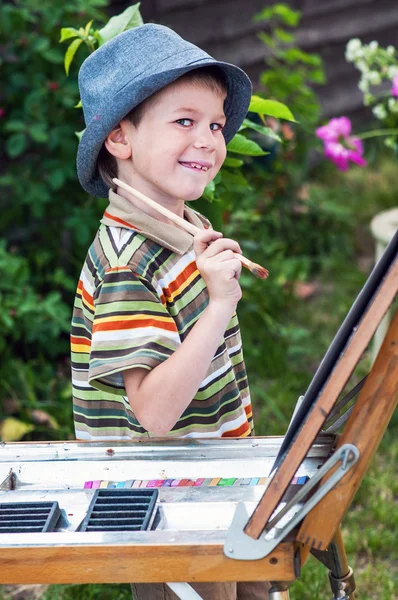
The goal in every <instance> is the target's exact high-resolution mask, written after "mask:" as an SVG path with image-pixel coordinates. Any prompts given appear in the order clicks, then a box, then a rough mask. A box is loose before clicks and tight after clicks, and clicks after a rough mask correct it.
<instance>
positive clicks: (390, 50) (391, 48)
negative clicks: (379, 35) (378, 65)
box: [386, 46, 395, 56]
mask: <svg viewBox="0 0 398 600" xmlns="http://www.w3.org/2000/svg"><path fill="white" fill-rule="evenodd" d="M386 51H387V54H388V55H389V56H394V54H395V48H394V46H387V48H386Z"/></svg>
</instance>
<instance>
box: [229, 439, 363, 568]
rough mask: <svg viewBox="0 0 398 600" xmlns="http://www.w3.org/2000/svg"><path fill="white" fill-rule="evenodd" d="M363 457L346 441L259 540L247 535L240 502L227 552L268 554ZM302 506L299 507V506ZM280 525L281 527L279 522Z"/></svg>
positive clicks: (244, 511) (251, 557) (241, 556)
mask: <svg viewBox="0 0 398 600" xmlns="http://www.w3.org/2000/svg"><path fill="white" fill-rule="evenodd" d="M358 458H359V450H358V448H357V447H356V446H354V445H353V444H344V445H343V446H341V447H340V448H338V449H337V450H336V451H335V452H334V454H333V455H332V456H331V457H330V458H329V459H328V460H327V461H326V462H325V464H324V465H323V466H322V467H321V468H320V469H319V471H318V472H317V473H315V475H314V476H313V477H311V479H310V480H309V481H307V483H306V484H304V485H303V487H302V488H301V489H300V490H299V491H298V492H297V494H295V496H294V497H293V498H292V499H291V500H290V501H289V502H288V503H287V504H286V505H285V506H282V507H281V508H280V509H279V507H278V509H277V512H274V515H273V517H272V518H271V520H270V521H269V522H268V523H267V525H266V527H265V529H264V531H263V532H262V534H261V535H260V537H259V539H257V540H254V539H253V538H252V537H250V536H248V535H246V533H245V532H244V528H245V527H246V524H247V522H248V520H249V517H250V515H249V514H248V512H247V509H246V506H245V504H244V502H240V503H239V504H238V505H237V507H236V511H235V515H234V518H233V520H232V523H231V526H230V528H229V530H228V533H227V539H226V541H225V544H224V554H225V555H226V556H228V557H229V558H235V559H238V560H257V559H260V558H264V557H265V556H267V555H268V554H269V553H270V552H272V550H273V549H274V548H276V546H277V545H278V544H279V543H280V542H281V541H282V540H283V539H284V538H285V537H286V535H287V534H288V533H290V531H292V529H294V528H295V527H296V525H298V523H300V521H302V520H303V518H304V517H305V516H306V515H307V514H308V513H309V512H310V511H311V510H312V509H313V508H314V506H316V504H318V502H319V501H320V500H321V499H322V498H323V497H324V496H326V494H327V493H328V492H329V491H330V490H331V489H332V488H333V487H334V486H335V485H336V483H338V482H339V481H340V479H342V477H344V475H345V474H346V473H347V472H348V471H349V470H350V469H351V467H352V466H353V465H354V464H355V463H356V462H357V460H358ZM339 461H341V465H340V466H339V467H338V469H336V471H335V472H334V473H333V474H332V475H331V476H330V477H329V479H328V480H327V481H326V482H325V483H324V484H323V485H322V486H321V487H320V488H319V489H318V490H316V491H315V492H314V494H313V495H312V496H311V497H310V498H309V499H308V500H306V501H305V502H304V504H302V505H299V503H300V502H301V501H302V500H303V499H304V498H305V497H306V496H307V495H308V493H309V492H310V491H311V490H312V489H313V488H314V487H315V486H316V485H317V484H318V483H319V482H320V480H321V479H322V478H323V477H324V476H325V475H326V474H327V473H328V472H329V471H330V470H331V469H332V468H333V467H334V466H335V464H336V463H338V462H339ZM298 505H299V506H298ZM278 524H279V527H277V525H278Z"/></svg>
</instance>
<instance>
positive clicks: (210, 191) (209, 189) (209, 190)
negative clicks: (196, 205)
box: [203, 180, 216, 202]
mask: <svg viewBox="0 0 398 600" xmlns="http://www.w3.org/2000/svg"><path fill="white" fill-rule="evenodd" d="M215 190H216V186H215V183H214V180H212V181H210V182H209V183H208V184H207V185H206V187H205V189H204V191H203V198H206V200H209V201H210V202H212V201H213V200H214V192H215Z"/></svg>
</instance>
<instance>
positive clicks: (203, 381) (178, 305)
mask: <svg viewBox="0 0 398 600" xmlns="http://www.w3.org/2000/svg"><path fill="white" fill-rule="evenodd" d="M79 87H80V93H81V99H82V104H83V111H84V116H85V120H86V125H87V128H86V130H85V132H84V134H83V136H82V138H81V140H80V144H79V150H78V158H77V169H78V176H79V180H80V182H81V184H82V186H83V188H84V189H85V190H87V191H88V192H89V193H91V194H93V195H97V196H101V197H104V196H108V195H109V206H108V208H107V209H106V211H105V213H104V216H103V218H102V220H101V226H100V228H99V231H98V233H97V235H96V237H95V239H94V242H93V244H92V246H91V247H90V249H89V251H88V255H87V258H86V261H85V264H84V266H83V270H82V274H81V278H80V281H79V285H78V289H77V294H76V300H75V306H74V312H73V320H72V336H71V345H72V379H73V396H74V419H75V428H76V437H77V438H78V439H85V440H88V439H90V440H129V439H131V438H137V437H154V436H168V437H172V436H174V437H175V436H179V437H181V436H184V437H187V436H190V437H199V436H206V437H209V436H210V437H221V436H222V437H226V436H230V437H239V436H247V435H250V433H251V429H252V411H251V404H250V395H249V389H248V383H247V378H246V372H245V367H244V362H243V356H242V348H241V340H240V333H239V325H238V321H237V318H236V312H235V310H236V306H237V303H238V301H239V299H240V297H241V290H240V287H239V282H238V280H239V275H240V271H241V263H240V261H239V260H238V259H237V258H236V256H235V253H236V252H238V253H239V252H240V249H239V245H238V244H237V243H236V242H234V241H233V240H228V239H224V238H223V237H222V234H220V233H218V232H215V231H213V230H212V229H211V227H210V224H209V223H208V221H207V220H206V219H205V218H204V217H202V216H201V215H199V214H198V213H196V212H195V211H193V210H192V209H190V208H188V207H186V206H185V204H184V203H185V201H192V200H196V199H197V198H199V197H200V196H201V195H202V193H203V191H204V188H205V186H206V185H207V184H208V183H209V182H210V181H212V180H213V179H214V177H215V176H216V174H217V173H218V171H219V169H220V168H221V165H222V163H223V161H224V159H225V155H226V143H228V141H230V140H231V139H232V137H233V136H234V134H235V133H236V132H237V131H238V129H239V127H240V125H241V123H242V121H243V119H244V117H245V115H246V113H247V109H248V105H249V101H250V97H251V85H250V81H249V79H248V77H247V76H246V74H245V73H244V72H243V71H241V70H240V69H238V68H237V67H235V66H233V65H229V64H227V63H222V62H218V61H216V60H214V59H213V58H211V57H210V56H209V55H207V54H206V53H205V52H203V51H202V50H200V49H199V48H197V47H196V46H194V45H192V44H190V43H188V42H186V41H185V40H183V39H182V38H180V37H179V36H178V35H177V34H175V33H174V32H173V31H171V30H170V29H168V28H166V27H163V26H159V25H153V24H147V25H143V26H141V27H138V28H136V29H132V30H128V31H126V32H124V33H122V34H120V35H118V36H117V37H116V38H114V39H113V40H111V41H110V42H108V43H106V44H104V45H103V46H102V47H101V48H99V49H98V50H97V51H96V52H94V53H93V54H92V55H91V56H90V57H89V58H88V59H87V60H86V61H85V62H84V63H83V65H82V67H81V70H80V73H79ZM113 177H118V178H119V179H121V180H123V181H124V182H126V183H127V184H129V185H130V186H132V187H133V188H135V189H137V190H139V191H140V192H141V193H143V194H145V195H146V196H149V197H150V198H151V199H153V200H155V201H156V202H158V203H159V204H161V205H163V206H165V207H167V208H168V209H169V210H171V211H173V212H174V213H176V214H178V215H179V216H180V217H183V218H185V219H187V220H188V221H190V222H191V223H194V224H195V225H196V226H197V227H199V228H200V229H201V232H200V233H199V234H197V235H196V236H195V238H193V237H192V236H191V235H190V234H189V233H187V232H186V231H185V230H183V229H180V228H178V227H177V226H176V225H174V224H173V223H171V222H169V220H168V219H167V218H165V217H163V216H162V215H160V214H159V213H158V212H157V211H156V210H154V209H151V208H148V207H147V206H146V205H145V204H143V203H142V202H141V201H140V200H138V199H137V198H136V197H135V196H133V195H132V194H130V193H129V192H126V191H124V189H119V188H116V186H115V185H114V183H113V182H112V178H113ZM133 588H134V590H135V594H136V597H137V598H138V599H140V600H141V599H144V598H145V599H148V600H149V599H151V600H157V599H158V598H159V599H160V598H162V599H163V598H167V599H169V598H170V599H172V598H175V595H174V594H172V592H171V591H170V590H169V589H168V588H167V587H166V586H164V585H163V584H159V585H152V584H151V585H145V584H139V585H136V586H133ZM195 588H196V589H197V590H198V592H199V593H200V594H201V595H202V597H203V598H204V599H205V600H218V599H220V600H221V599H223V600H232V599H233V600H236V598H239V600H256V599H257V598H258V599H260V598H266V597H268V595H267V592H266V590H267V585H266V584H263V583H260V584H233V583H225V584H196V586H195Z"/></svg>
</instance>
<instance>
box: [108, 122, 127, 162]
mask: <svg viewBox="0 0 398 600" xmlns="http://www.w3.org/2000/svg"><path fill="white" fill-rule="evenodd" d="M126 129H127V128H126V126H125V123H124V122H123V121H121V122H120V123H119V124H118V125H117V126H116V127H115V128H114V129H112V131H111V132H110V134H109V135H108V137H107V138H106V140H105V142H104V143H105V147H106V149H107V150H108V152H109V153H110V154H112V155H113V156H115V157H116V158H121V159H127V158H130V157H131V153H132V148H131V143H130V140H129V138H128V136H127V131H126Z"/></svg>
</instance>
